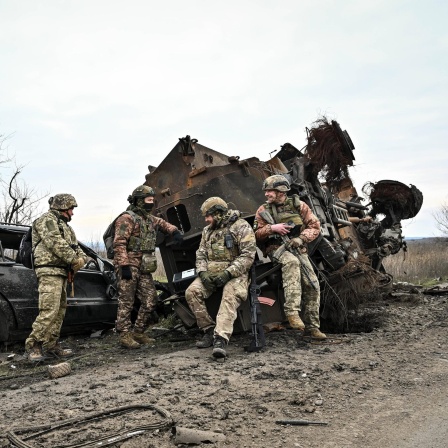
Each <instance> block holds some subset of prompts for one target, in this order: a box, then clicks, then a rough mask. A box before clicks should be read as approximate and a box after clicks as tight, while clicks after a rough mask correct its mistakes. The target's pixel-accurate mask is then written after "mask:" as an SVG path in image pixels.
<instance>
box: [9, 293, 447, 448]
mask: <svg viewBox="0 0 448 448" xmlns="http://www.w3.org/2000/svg"><path fill="white" fill-rule="evenodd" d="M404 289H405V290H404V291H403V290H400V289H395V290H394V293H392V294H390V295H388V296H387V297H384V298H383V299H381V300H380V301H378V302H376V303H374V304H370V305H369V306H367V307H366V308H365V309H363V313H362V316H361V319H364V321H365V322H366V323H367V324H368V325H366V328H367V327H369V326H372V327H374V329H373V331H371V332H369V333H347V334H332V335H329V336H330V338H329V340H328V341H327V342H325V343H320V344H312V343H310V341H306V340H304V339H303V338H302V337H301V336H300V334H299V333H297V332H295V331H293V330H288V329H285V330H283V331H275V332H271V333H269V334H267V346H266V348H265V349H264V350H263V351H262V352H259V353H246V352H245V351H244V349H243V347H244V345H246V344H247V342H248V339H249V336H248V335H237V336H235V337H233V338H232V341H231V344H230V345H229V347H228V358H227V359H226V360H225V362H217V361H215V360H213V358H212V357H211V350H209V349H205V350H198V349H196V348H195V346H194V343H195V337H194V336H193V337H191V336H190V335H185V334H183V333H171V334H168V335H165V336H162V337H159V338H158V339H157V340H156V343H155V344H154V346H151V347H146V348H141V349H138V350H134V351H126V350H124V349H122V348H119V347H118V345H117V337H116V335H114V334H113V333H112V332H108V333H107V334H105V335H104V336H102V337H101V338H92V337H89V335H84V336H82V337H73V336H72V337H70V338H68V339H66V340H65V344H66V345H68V346H71V347H72V348H73V349H74V350H75V351H76V357H75V358H73V359H72V360H71V367H72V372H71V374H69V375H68V376H65V377H62V378H58V379H49V377H48V372H47V368H48V367H47V365H48V364H56V363H57V362H58V361H57V360H55V361H50V362H46V363H44V364H43V365H38V366H34V367H32V366H30V365H29V364H28V363H27V362H26V361H25V360H24V359H23V358H22V356H21V354H23V350H22V348H21V346H12V347H11V346H10V347H8V351H5V349H3V352H2V353H1V354H0V360H1V364H0V400H1V401H0V402H1V413H0V434H1V436H0V447H1V446H10V445H9V442H8V441H7V439H6V432H7V431H14V432H16V433H20V431H21V430H23V428H24V427H42V425H49V424H53V425H55V424H61V422H65V420H67V419H72V420H71V421H69V422H65V423H66V425H65V426H62V427H61V428H59V429H56V430H54V431H50V432H47V433H45V434H41V435H40V436H39V437H37V438H31V439H28V440H27V443H29V444H30V445H31V446H44V447H56V446H69V445H75V446H76V445H77V444H79V443H81V442H85V441H88V440H93V439H96V438H98V437H100V436H104V435H105V434H108V433H109V434H110V433H123V434H129V433H132V432H133V431H134V430H133V428H135V427H138V426H142V425H143V426H145V425H146V429H145V428H143V429H141V430H142V431H144V432H142V433H140V434H136V435H134V436H133V437H130V438H129V439H127V440H124V441H118V442H117V443H116V445H115V446H121V447H123V448H125V447H126V448H132V447H152V448H165V447H173V446H175V443H176V441H178V439H177V438H175V436H173V434H172V428H171V427H172V426H174V427H178V428H191V429H196V430H201V431H214V432H217V433H219V434H220V436H221V437H225V440H224V441H220V442H215V443H214V445H209V444H205V443H203V444H201V445H200V446H204V447H205V446H217V447H302V448H307V447H320V448H326V447H338V448H340V447H371V448H379V447H403V448H410V447H417V446H418V447H421V446H425V447H429V448H441V447H446V446H447V445H446V440H448V393H447V391H448V343H447V340H448V331H447V329H448V328H447V327H448V294H442V295H425V294H422V293H421V291H418V290H417V289H415V288H404ZM154 332H155V330H154ZM11 353H15V356H14V357H13V358H12V359H11V357H10V359H8V358H7V356H8V355H10V354H11ZM142 405H145V406H146V407H144V406H143V407H142ZM132 406H140V408H132ZM119 407H129V408H127V410H128V412H127V413H126V414H122V415H108V416H107V418H103V419H99V418H98V419H94V420H91V421H88V422H81V419H85V418H87V417H92V416H94V415H96V416H97V417H104V415H100V414H101V413H102V412H103V411H110V410H113V409H116V408H119ZM154 407H155V408H157V409H159V410H160V412H162V414H159V413H157V409H156V410H154ZM164 412H167V413H169V414H170V416H171V418H172V423H171V420H170V418H169V415H167V414H164ZM298 419H302V420H307V421H310V422H324V423H327V424H326V425H309V426H291V425H287V426H286V425H281V424H278V423H276V421H277V420H298ZM164 425H165V427H163V426H164ZM40 429H42V428H40ZM35 433H36V430H34V431H33V432H31V433H26V434H19V435H20V437H21V438H22V439H24V438H26V437H27V436H30V435H32V434H35ZM179 435H180V434H178V436H179ZM103 446H104V445H103ZM178 446H186V445H178Z"/></svg>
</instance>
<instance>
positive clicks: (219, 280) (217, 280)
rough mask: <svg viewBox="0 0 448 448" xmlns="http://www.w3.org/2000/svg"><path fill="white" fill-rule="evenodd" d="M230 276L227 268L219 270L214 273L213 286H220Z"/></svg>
mask: <svg viewBox="0 0 448 448" xmlns="http://www.w3.org/2000/svg"><path fill="white" fill-rule="evenodd" d="M231 278H232V276H231V275H230V272H229V271H228V270H227V269H226V270H225V271H222V272H220V273H219V274H215V280H214V283H215V286H217V287H218V288H222V287H223V286H224V285H225V284H226V283H227V282H228V281H229V280H230V279H231Z"/></svg>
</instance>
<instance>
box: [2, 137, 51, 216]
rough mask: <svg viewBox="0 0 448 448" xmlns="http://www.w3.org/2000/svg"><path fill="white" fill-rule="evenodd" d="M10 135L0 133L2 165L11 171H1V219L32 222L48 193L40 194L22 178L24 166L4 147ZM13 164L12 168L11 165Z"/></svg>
mask: <svg viewBox="0 0 448 448" xmlns="http://www.w3.org/2000/svg"><path fill="white" fill-rule="evenodd" d="M8 138H9V136H4V135H1V134H0V165H4V167H5V168H8V169H9V170H10V172H8V174H7V175H6V176H2V173H1V172H0V188H1V193H0V194H1V199H0V221H1V222H5V223H12V224H31V223H32V222H33V220H34V219H35V217H36V216H37V215H38V214H40V210H39V203H40V201H41V200H42V199H43V198H44V197H46V196H48V193H45V194H39V193H38V192H37V191H36V190H35V189H34V188H31V187H30V186H29V185H27V183H26V182H25V181H23V180H22V179H20V174H21V172H22V170H23V168H24V166H23V165H22V166H18V165H16V164H15V157H10V156H9V155H8V154H7V152H6V149H5V148H4V147H3V145H4V143H5V141H6V140H7V139H8ZM11 164H13V167H12V169H11V168H10V165H11Z"/></svg>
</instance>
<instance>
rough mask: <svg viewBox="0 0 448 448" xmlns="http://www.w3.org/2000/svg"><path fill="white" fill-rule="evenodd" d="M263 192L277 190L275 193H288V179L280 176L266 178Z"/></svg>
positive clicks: (289, 187)
mask: <svg viewBox="0 0 448 448" xmlns="http://www.w3.org/2000/svg"><path fill="white" fill-rule="evenodd" d="M265 190H277V191H283V192H285V191H289V190H291V186H290V185H289V181H288V179H286V177H285V176H282V175H281V174H274V175H273V176H269V177H267V178H266V179H265V180H264V182H263V191H265Z"/></svg>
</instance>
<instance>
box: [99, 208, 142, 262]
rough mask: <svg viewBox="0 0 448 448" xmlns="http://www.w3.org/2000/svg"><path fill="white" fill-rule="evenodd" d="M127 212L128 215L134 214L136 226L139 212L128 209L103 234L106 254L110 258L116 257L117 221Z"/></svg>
mask: <svg viewBox="0 0 448 448" xmlns="http://www.w3.org/2000/svg"><path fill="white" fill-rule="evenodd" d="M125 213H127V214H128V215H131V216H132V219H133V220H134V226H135V221H136V220H137V214H136V213H134V212H133V211H131V210H126V211H125V212H123V213H120V214H119V215H118V216H117V217H116V218H115V219H114V220H113V221H112V222H111V223H110V224H109V225H108V227H107V229H106V231H105V232H104V235H103V242H104V246H105V247H106V255H107V258H109V259H110V260H113V259H114V255H115V251H114V238H115V222H116V221H117V219H118V218H119V217H120V216H121V215H124V214H125Z"/></svg>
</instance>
